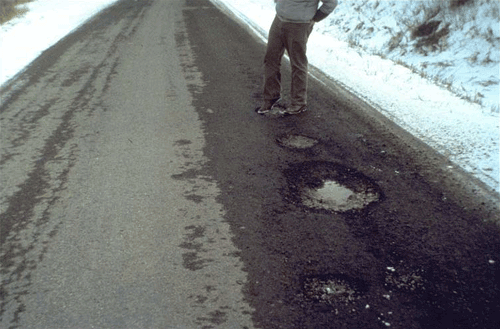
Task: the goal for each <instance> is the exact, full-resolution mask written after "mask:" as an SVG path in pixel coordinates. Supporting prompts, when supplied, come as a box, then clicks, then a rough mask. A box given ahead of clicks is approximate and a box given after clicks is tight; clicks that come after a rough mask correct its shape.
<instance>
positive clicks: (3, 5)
mask: <svg viewBox="0 0 500 329" xmlns="http://www.w3.org/2000/svg"><path fill="white" fill-rule="evenodd" d="M31 1H32V0H0V24H4V23H6V22H8V21H9V20H11V19H13V18H15V17H19V16H22V15H24V14H25V13H26V12H27V11H28V9H26V8H24V7H23V6H20V5H22V4H23V3H27V2H31Z"/></svg>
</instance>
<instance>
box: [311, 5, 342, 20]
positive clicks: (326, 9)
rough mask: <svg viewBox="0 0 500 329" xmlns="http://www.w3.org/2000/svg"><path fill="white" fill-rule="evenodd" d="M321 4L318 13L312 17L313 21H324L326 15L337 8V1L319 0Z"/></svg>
mask: <svg viewBox="0 0 500 329" xmlns="http://www.w3.org/2000/svg"><path fill="white" fill-rule="evenodd" d="M321 1H322V2H323V4H322V5H321V7H319V9H318V11H316V14H315V15H314V17H313V21H315V22H319V21H321V20H323V19H325V18H326V17H327V16H328V15H330V14H331V13H332V12H333V10H334V9H335V8H336V7H337V4H338V1H337V0H321Z"/></svg>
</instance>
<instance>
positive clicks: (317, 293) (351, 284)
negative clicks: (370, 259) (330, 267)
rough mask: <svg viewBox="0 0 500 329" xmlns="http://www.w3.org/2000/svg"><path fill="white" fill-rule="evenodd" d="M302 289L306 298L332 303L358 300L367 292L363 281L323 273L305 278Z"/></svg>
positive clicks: (346, 302)
mask: <svg viewBox="0 0 500 329" xmlns="http://www.w3.org/2000/svg"><path fill="white" fill-rule="evenodd" d="M302 289H303V295H304V297H306V298H307V299H309V300H312V301H315V302H320V303H325V304H329V305H334V304H338V303H341V304H348V303H352V302H354V301H356V300H358V299H359V298H360V297H361V296H362V295H363V294H365V293H366V292H367V290H368V286H367V284H366V283H365V282H364V281H361V280H355V279H352V278H350V277H348V276H345V275H325V276H316V277H307V278H305V279H304V281H303V284H302Z"/></svg>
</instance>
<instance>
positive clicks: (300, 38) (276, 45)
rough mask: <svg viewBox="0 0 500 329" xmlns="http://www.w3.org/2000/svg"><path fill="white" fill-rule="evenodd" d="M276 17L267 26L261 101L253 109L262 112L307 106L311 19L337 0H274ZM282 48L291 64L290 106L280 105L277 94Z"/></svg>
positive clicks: (293, 111) (321, 16)
mask: <svg viewBox="0 0 500 329" xmlns="http://www.w3.org/2000/svg"><path fill="white" fill-rule="evenodd" d="M274 2H275V3H276V17H275V18H274V21H273V23H272V25H271V29H270V30H269V38H268V42H267V50H266V55H265V57H264V92H263V98H264V102H263V104H262V106H260V107H258V108H257V109H256V111H257V113H259V114H265V113H268V112H269V111H271V109H273V108H274V107H281V108H282V109H280V113H281V114H299V113H302V112H304V111H306V110H307V75H308V73H307V63H308V62H307V56H306V44H307V40H308V38H309V34H310V33H311V32H312V29H313V26H314V23H315V22H319V21H321V20H322V19H324V18H325V17H327V16H328V15H329V14H331V13H332V12H333V10H334V9H335V7H337V0H321V2H322V5H321V7H319V8H318V6H319V2H320V0H274ZM285 50H286V51H287V53H288V56H289V58H290V64H291V68H292V85H291V95H290V97H291V106H290V107H289V108H283V105H281V104H279V103H280V102H279V101H280V98H281V72H280V66H281V59H282V57H283V54H284V53H285Z"/></svg>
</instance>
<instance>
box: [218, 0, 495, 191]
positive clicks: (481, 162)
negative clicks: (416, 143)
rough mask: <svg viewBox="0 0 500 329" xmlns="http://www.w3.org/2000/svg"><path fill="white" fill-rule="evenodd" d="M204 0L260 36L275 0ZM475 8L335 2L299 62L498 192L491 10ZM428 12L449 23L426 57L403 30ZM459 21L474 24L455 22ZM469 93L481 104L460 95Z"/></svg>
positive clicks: (389, 0) (424, 2)
mask: <svg viewBox="0 0 500 329" xmlns="http://www.w3.org/2000/svg"><path fill="white" fill-rule="evenodd" d="M211 1H212V2H213V3H215V4H216V5H218V6H219V7H221V8H226V10H230V11H231V12H233V13H234V14H235V15H236V16H237V17H239V18H240V19H241V20H243V21H244V22H246V23H247V24H248V25H250V26H251V27H252V28H253V29H254V30H255V32H256V33H258V34H259V35H260V36H261V37H262V38H263V39H264V40H265V39H266V38H267V32H268V30H269V27H270V26H271V23H272V20H273V19H274V15H275V11H274V1H271V0H211ZM475 2H476V5H475V6H476V7H474V8H476V9H472V11H474V12H475V14H473V15H472V14H470V13H468V12H467V11H471V8H469V7H465V6H464V7H462V8H459V9H457V11H455V12H453V13H450V9H449V8H446V7H445V6H444V4H449V3H450V1H443V0H419V1H402V0H381V1H376V0H350V1H345V0H344V1H342V0H341V1H339V5H338V7H337V8H336V9H335V11H334V13H333V14H332V15H330V16H329V17H327V18H326V19H325V20H324V21H321V22H320V23H317V24H315V27H314V32H313V33H312V34H311V37H310V39H309V43H308V57H309V62H310V64H311V65H313V66H315V67H317V68H319V69H320V70H321V71H323V72H324V73H326V74H327V75H329V76H330V77H331V78H333V79H334V80H336V81H337V82H340V83H341V84H343V85H344V86H345V87H346V88H347V89H348V90H350V91H351V92H353V93H354V94H356V95H358V96H359V97H360V98H362V99H364V100H365V101H367V102H368V103H370V104H371V105H373V106H374V107H375V108H376V109H378V110H379V111H380V112H382V113H383V114H384V115H386V116H387V117H389V118H390V119H391V120H393V121H394V122H396V123H397V124H398V125H400V126H401V127H403V128H404V129H406V130H407V131H409V132H410V133H412V134H413V135H414V136H416V137H418V138H419V139H421V140H423V141H424V142H425V143H427V144H428V145H430V146H431V147H433V148H434V149H436V150H437V151H438V152H440V153H441V154H443V155H445V156H447V157H448V158H449V159H450V160H451V161H453V162H454V163H455V164H457V165H458V166H460V167H462V168H463V169H465V170H467V171H469V172H471V173H472V174H473V175H474V176H476V177H477V178H479V179H480V180H482V181H483V182H485V183H486V184H487V185H488V186H490V187H491V188H492V189H494V190H496V191H497V192H498V191H499V175H500V174H499V166H500V163H499V161H500V160H499V154H500V148H499V147H500V146H499V139H500V128H499V114H498V106H499V101H498V97H499V84H498V82H499V77H500V72H499V62H500V59H499V51H500V50H499V45H500V39H499V38H498V34H499V33H500V32H499V24H500V23H499V20H498V9H499V7H500V5H499V3H498V2H496V1H494V0H493V1H488V0H475ZM479 4H481V5H479ZM484 6H486V7H484ZM488 6H491V7H488ZM438 7H439V8H438ZM495 8H496V9H495ZM432 10H434V12H435V15H434V13H433V14H432V15H434V16H432V15H431V16H430V17H431V18H432V19H434V20H442V21H444V22H445V23H441V24H442V25H443V26H446V24H447V23H446V19H449V17H452V23H453V24H450V25H449V27H448V28H449V29H450V33H449V36H448V38H443V39H442V40H439V43H438V44H437V45H436V46H435V47H437V49H436V50H435V51H432V50H433V49H429V47H427V46H425V45H424V46H422V47H419V48H416V47H415V44H416V43H417V42H418V41H419V40H418V38H417V39H414V40H411V36H409V34H410V32H411V29H410V28H411V27H412V26H415V25H416V24H417V23H416V22H418V21H419V20H418V19H419V17H420V18H421V19H422V20H424V21H425V19H429V14H426V12H431V11H432ZM495 10H496V11H495ZM492 13H493V14H492ZM419 15H420V16H419ZM461 15H462V16H464V17H466V18H467V19H469V20H473V23H472V22H468V23H464V21H463V20H462V19H461V18H459V17H461ZM492 15H496V16H492ZM457 17H458V18H457ZM424 21H421V23H423V22H424ZM401 22H405V24H406V25H405V24H403V23H401ZM460 24H461V25H460ZM398 27H399V29H398ZM405 27H406V28H405ZM453 29H454V30H453ZM471 31H472V32H471ZM473 32H474V33H473ZM394 36H397V37H396V38H394ZM483 36H486V38H489V39H490V42H485V41H484V39H485V38H484V37H483ZM444 39H446V40H444ZM396 41H397V42H398V43H397V44H396V46H395V47H394V48H393V49H391V51H389V49H390V48H392V47H389V44H390V42H392V43H393V44H394V43H395V42H396ZM413 49H415V50H413ZM460 56H461V57H460ZM470 57H474V58H475V59H474V60H472V59H471V58H470ZM397 63H404V64H405V65H399V64H397ZM412 67H413V69H411V68H412ZM417 70H420V72H422V73H420V72H416V71H417ZM440 81H441V82H440ZM450 83H451V86H450ZM452 91H453V92H452ZM477 93H481V94H482V95H483V96H484V97H480V96H478V95H477ZM471 95H473V97H471V98H473V99H474V98H476V99H477V98H480V100H481V101H482V104H484V105H479V104H477V103H472V102H470V101H466V100H464V99H462V98H461V97H459V96H462V97H463V96H471Z"/></svg>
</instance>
